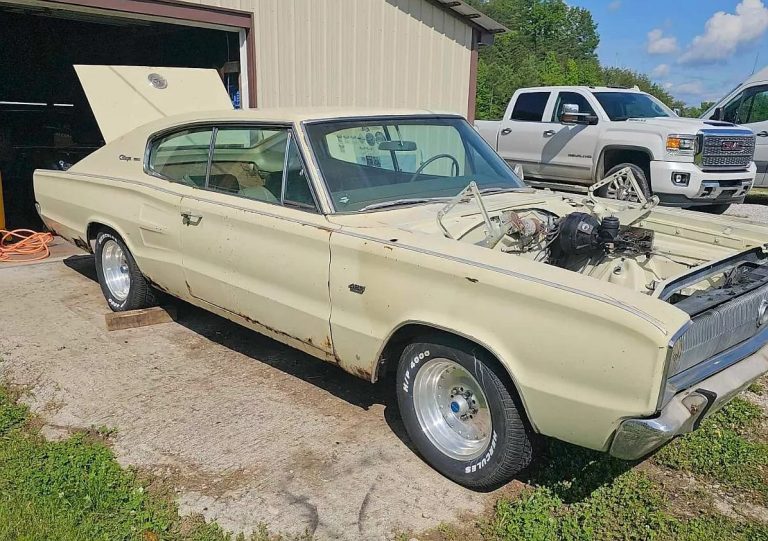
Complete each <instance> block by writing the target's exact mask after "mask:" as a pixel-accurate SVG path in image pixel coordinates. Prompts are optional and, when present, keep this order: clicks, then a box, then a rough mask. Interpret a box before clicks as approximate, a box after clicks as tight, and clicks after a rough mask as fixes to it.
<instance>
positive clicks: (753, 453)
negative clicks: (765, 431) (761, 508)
mask: <svg viewBox="0 0 768 541" xmlns="http://www.w3.org/2000/svg"><path fill="white" fill-rule="evenodd" d="M761 417H762V411H761V410H760V408H759V407H758V406H756V405H754V404H752V403H750V402H747V401H746V400H743V399H736V400H734V401H733V402H731V403H730V404H729V405H728V406H727V407H726V408H724V409H723V410H721V411H719V412H717V413H716V414H714V415H713V416H712V417H710V418H709V419H707V420H706V421H705V422H704V423H703V424H702V426H701V428H700V429H699V430H698V431H696V432H693V433H691V434H688V435H687V436H685V437H683V438H680V439H678V440H676V441H674V442H672V443H671V444H670V445H668V446H666V447H665V448H663V449H662V450H661V451H659V452H658V453H657V454H656V456H655V457H654V461H655V462H656V463H658V464H661V465H663V466H666V467H668V468H672V469H675V470H684V471H689V472H691V473H694V474H696V475H699V476H701V477H703V478H707V479H709V480H713V481H716V482H718V483H720V484H721V485H723V486H724V487H725V488H726V489H727V490H728V491H730V492H732V493H742V494H743V493H744V492H745V491H746V492H749V493H752V494H753V495H755V496H756V498H757V499H758V501H759V503H762V504H766V503H768V478H767V477H766V470H767V469H768V445H767V444H766V443H764V442H762V441H756V440H755V439H754V437H753V434H755V433H756V431H757V429H758V425H759V422H760V419H761Z"/></svg>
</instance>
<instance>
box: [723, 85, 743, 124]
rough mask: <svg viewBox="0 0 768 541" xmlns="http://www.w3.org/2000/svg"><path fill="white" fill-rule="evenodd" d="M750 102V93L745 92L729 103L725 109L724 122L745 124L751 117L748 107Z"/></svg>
mask: <svg viewBox="0 0 768 541" xmlns="http://www.w3.org/2000/svg"><path fill="white" fill-rule="evenodd" d="M748 101H749V98H748V93H744V92H742V93H741V94H739V95H738V96H736V97H735V98H733V99H732V100H731V101H729V102H728V104H727V105H726V106H725V107H723V120H725V121H726V122H733V123H734V124H741V123H743V122H744V121H745V120H744V119H745V118H747V117H748V116H749V115H748V108H747V107H746V105H747V102H748Z"/></svg>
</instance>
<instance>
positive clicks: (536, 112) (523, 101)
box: [511, 92, 550, 122]
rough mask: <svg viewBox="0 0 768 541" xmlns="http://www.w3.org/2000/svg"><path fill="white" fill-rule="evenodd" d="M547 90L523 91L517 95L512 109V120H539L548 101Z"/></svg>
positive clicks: (542, 116)
mask: <svg viewBox="0 0 768 541" xmlns="http://www.w3.org/2000/svg"><path fill="white" fill-rule="evenodd" d="M549 94H550V93H549V92H523V93H522V94H520V95H519V96H518V97H517V101H515V107H514V108H513V109H512V117H511V118H512V120H521V121H524V122H541V121H542V120H543V118H544V109H546V107H547V102H548V101H549Z"/></svg>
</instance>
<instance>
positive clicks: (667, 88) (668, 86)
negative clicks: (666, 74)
mask: <svg viewBox="0 0 768 541" xmlns="http://www.w3.org/2000/svg"><path fill="white" fill-rule="evenodd" d="M673 86H675V85H673V84H672V83H670V82H669V81H667V82H666V83H664V88H665V89H666V90H670V89H671V88H672V87H673Z"/></svg>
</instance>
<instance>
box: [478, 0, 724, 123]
mask: <svg viewBox="0 0 768 541" xmlns="http://www.w3.org/2000/svg"><path fill="white" fill-rule="evenodd" d="M467 1H468V3H469V4H471V5H472V6H474V7H475V8H477V9H479V10H480V11H483V12H484V13H486V14H487V15H488V16H489V17H491V18H493V19H495V20H496V21H498V22H500V23H501V24H503V25H504V26H506V27H507V28H509V32H506V33H504V34H501V35H498V36H496V42H495V43H494V45H493V46H491V47H483V48H482V49H481V50H480V59H479V62H478V67H477V110H476V115H477V118H478V119H498V118H501V117H502V115H503V114H504V110H505V109H506V107H507V103H508V102H509V99H510V98H511V97H512V94H514V92H515V91H516V90H517V89H518V88H523V87H530V86H552V85H587V86H590V85H594V86H602V85H605V86H627V87H632V86H635V85H637V86H638V87H639V88H640V90H643V91H644V92H648V93H649V94H652V95H654V96H656V97H657V98H658V99H659V100H661V101H662V102H664V103H665V104H666V105H668V106H669V107H671V108H672V109H678V110H680V113H681V114H682V115H683V116H690V117H697V116H699V115H700V114H701V113H703V112H704V111H706V110H707V109H709V107H710V106H711V105H712V103H707V102H704V103H702V104H701V105H700V106H699V107H687V106H686V105H685V103H683V102H682V101H680V100H677V99H675V97H674V96H672V95H671V94H670V93H669V92H668V91H667V90H666V89H665V88H664V87H662V86H661V85H659V84H658V83H655V82H653V81H652V80H651V79H650V77H648V76H647V75H646V74H644V73H638V72H636V71H633V70H631V69H627V68H619V67H606V66H601V65H600V61H599V60H598V58H597V46H598V44H599V43H600V35H599V34H598V31H597V24H595V21H594V19H593V18H592V13H591V12H590V11H589V10H588V9H585V8H580V7H574V6H569V5H568V4H566V3H565V2H564V1H563V0H467Z"/></svg>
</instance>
